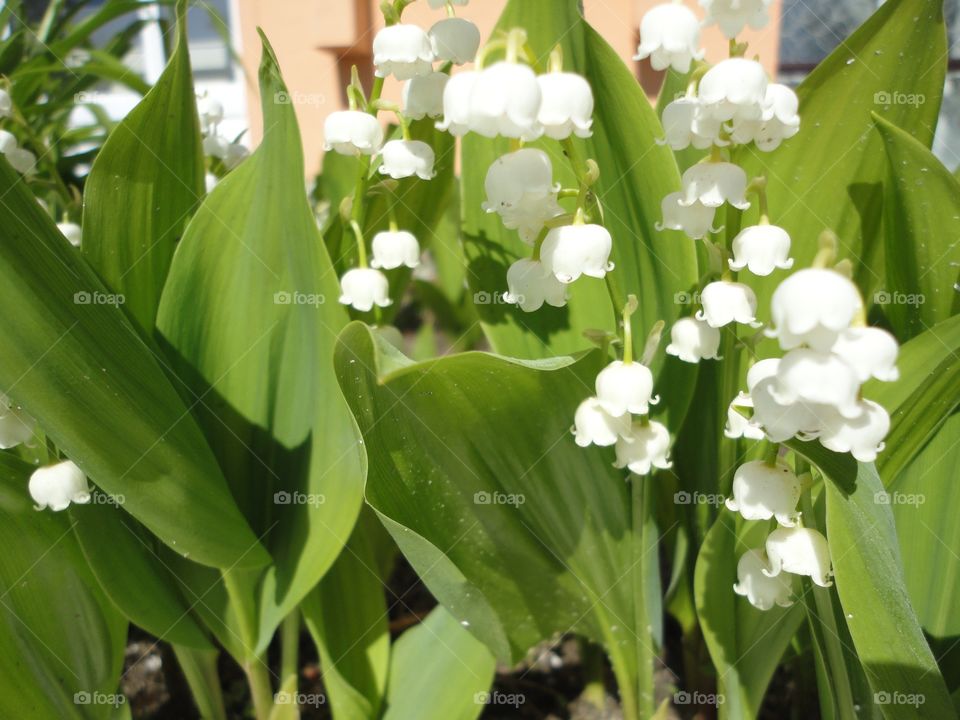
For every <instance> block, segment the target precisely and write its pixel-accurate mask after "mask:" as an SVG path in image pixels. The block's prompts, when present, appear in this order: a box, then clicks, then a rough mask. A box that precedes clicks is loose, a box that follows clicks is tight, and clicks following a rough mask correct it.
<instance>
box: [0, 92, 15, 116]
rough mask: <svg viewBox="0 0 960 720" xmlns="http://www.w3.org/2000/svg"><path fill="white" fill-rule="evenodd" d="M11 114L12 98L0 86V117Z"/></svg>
mask: <svg viewBox="0 0 960 720" xmlns="http://www.w3.org/2000/svg"><path fill="white" fill-rule="evenodd" d="M12 115H13V98H11V97H10V93H8V92H7V91H6V90H3V89H2V88H0V117H11V116H12Z"/></svg>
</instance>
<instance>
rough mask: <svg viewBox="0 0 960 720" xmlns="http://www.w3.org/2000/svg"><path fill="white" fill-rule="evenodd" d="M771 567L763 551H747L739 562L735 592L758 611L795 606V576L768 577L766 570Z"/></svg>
mask: <svg viewBox="0 0 960 720" xmlns="http://www.w3.org/2000/svg"><path fill="white" fill-rule="evenodd" d="M767 567H769V561H768V560H767V556H766V553H765V552H764V551H763V550H747V551H746V552H745V553H744V554H743V555H741V556H740V560H739V561H738V562H737V582H736V584H735V585H734V586H733V591H734V592H735V593H736V594H737V595H741V596H743V597H745V598H746V599H747V601H748V602H749V603H750V604H751V605H753V606H754V607H755V608H757V610H769V609H771V608H772V607H773V606H774V605H779V606H780V607H790V606H791V605H793V600H792V599H791V596H792V595H793V592H794V590H793V576H792V575H789V574H787V573H781V574H780V575H777V576H776V577H767V576H766V575H765V574H764V572H763V571H764V570H765V569H766V568H767Z"/></svg>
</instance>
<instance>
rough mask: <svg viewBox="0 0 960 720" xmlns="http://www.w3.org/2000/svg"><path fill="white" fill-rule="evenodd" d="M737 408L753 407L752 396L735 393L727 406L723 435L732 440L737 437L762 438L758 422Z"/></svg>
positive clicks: (761, 430)
mask: <svg viewBox="0 0 960 720" xmlns="http://www.w3.org/2000/svg"><path fill="white" fill-rule="evenodd" d="M738 408H743V409H751V410H752V409H753V398H751V397H750V394H749V393H743V392H741V393H737V396H736V397H735V398H734V399H733V400H731V401H730V405H729V407H728V408H727V424H726V426H724V428H723V434H724V436H726V437H728V438H730V439H732V440H736V439H737V438H746V439H747V440H763V438H764V434H763V428H762V427H761V426H760V424H759V423H758V422H756V420H754V419H753V418H748V417H746V416H744V415H743V413H741V412H740V411H739V409H738Z"/></svg>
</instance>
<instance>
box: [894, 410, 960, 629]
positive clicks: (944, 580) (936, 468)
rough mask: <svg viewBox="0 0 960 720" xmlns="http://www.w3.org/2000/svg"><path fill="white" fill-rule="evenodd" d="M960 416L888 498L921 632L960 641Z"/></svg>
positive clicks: (943, 430)
mask: <svg viewBox="0 0 960 720" xmlns="http://www.w3.org/2000/svg"><path fill="white" fill-rule="evenodd" d="M957 467H960V415H956V414H955V415H953V416H951V417H950V419H948V420H947V421H946V423H944V424H943V425H942V426H941V427H940V429H939V430H938V431H937V434H936V435H934V436H933V438H932V439H931V440H930V442H929V443H928V444H927V445H926V447H924V448H923V450H922V451H921V452H920V453H919V455H917V457H916V458H915V459H914V460H913V461H912V462H911V463H910V464H909V465H908V466H907V467H906V468H905V469H904V470H903V472H901V473H900V477H899V478H898V481H897V484H896V486H895V489H894V490H891V491H890V493H889V495H888V496H887V497H888V498H889V499H890V500H892V503H891V507H892V509H893V516H894V519H895V520H896V523H897V536H898V537H899V538H900V552H901V554H902V555H903V568H904V575H905V579H906V583H907V590H908V591H909V592H910V600H911V601H912V603H913V606H914V608H916V611H917V617H918V618H919V619H920V624H921V625H922V626H923V629H924V630H926V631H927V632H928V633H929V634H930V635H933V636H934V637H938V638H946V637H951V636H956V635H960V606H958V604H957V598H956V587H957V578H958V577H960V524H958V523H957V521H956V508H957V507H958V506H960V485H958V484H957Z"/></svg>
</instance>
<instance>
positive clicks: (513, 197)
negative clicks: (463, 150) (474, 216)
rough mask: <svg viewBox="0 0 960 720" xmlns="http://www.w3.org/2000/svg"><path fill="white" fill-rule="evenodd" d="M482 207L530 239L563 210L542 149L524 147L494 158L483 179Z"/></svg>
mask: <svg viewBox="0 0 960 720" xmlns="http://www.w3.org/2000/svg"><path fill="white" fill-rule="evenodd" d="M484 189H485V190H486V195H487V199H486V200H485V201H484V203H483V205H482V207H483V209H484V210H485V211H487V212H488V213H489V212H496V213H499V214H500V217H501V219H502V220H503V224H504V227H506V228H508V229H510V230H518V231H519V233H520V238H521V239H522V240H523V241H524V242H527V243H533V242H534V240H536V239H537V236H538V235H539V234H540V231H541V230H542V229H543V225H544V223H545V222H546V221H547V220H549V219H550V218H553V217H556V216H557V215H560V214H562V213H563V210H562V208H561V207H560V205H559V203H558V202H557V191H558V190H559V189H560V188H559V185H556V184H554V182H553V164H552V163H551V162H550V156H549V155H547V154H546V153H545V152H543V151H542V150H536V149H533V148H523V149H522V150H517V151H516V152H512V153H508V154H506V155H502V156H501V157H499V158H497V159H496V160H495V161H494V162H493V164H492V165H491V166H490V169H489V170H487V176H486V179H485V180H484Z"/></svg>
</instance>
